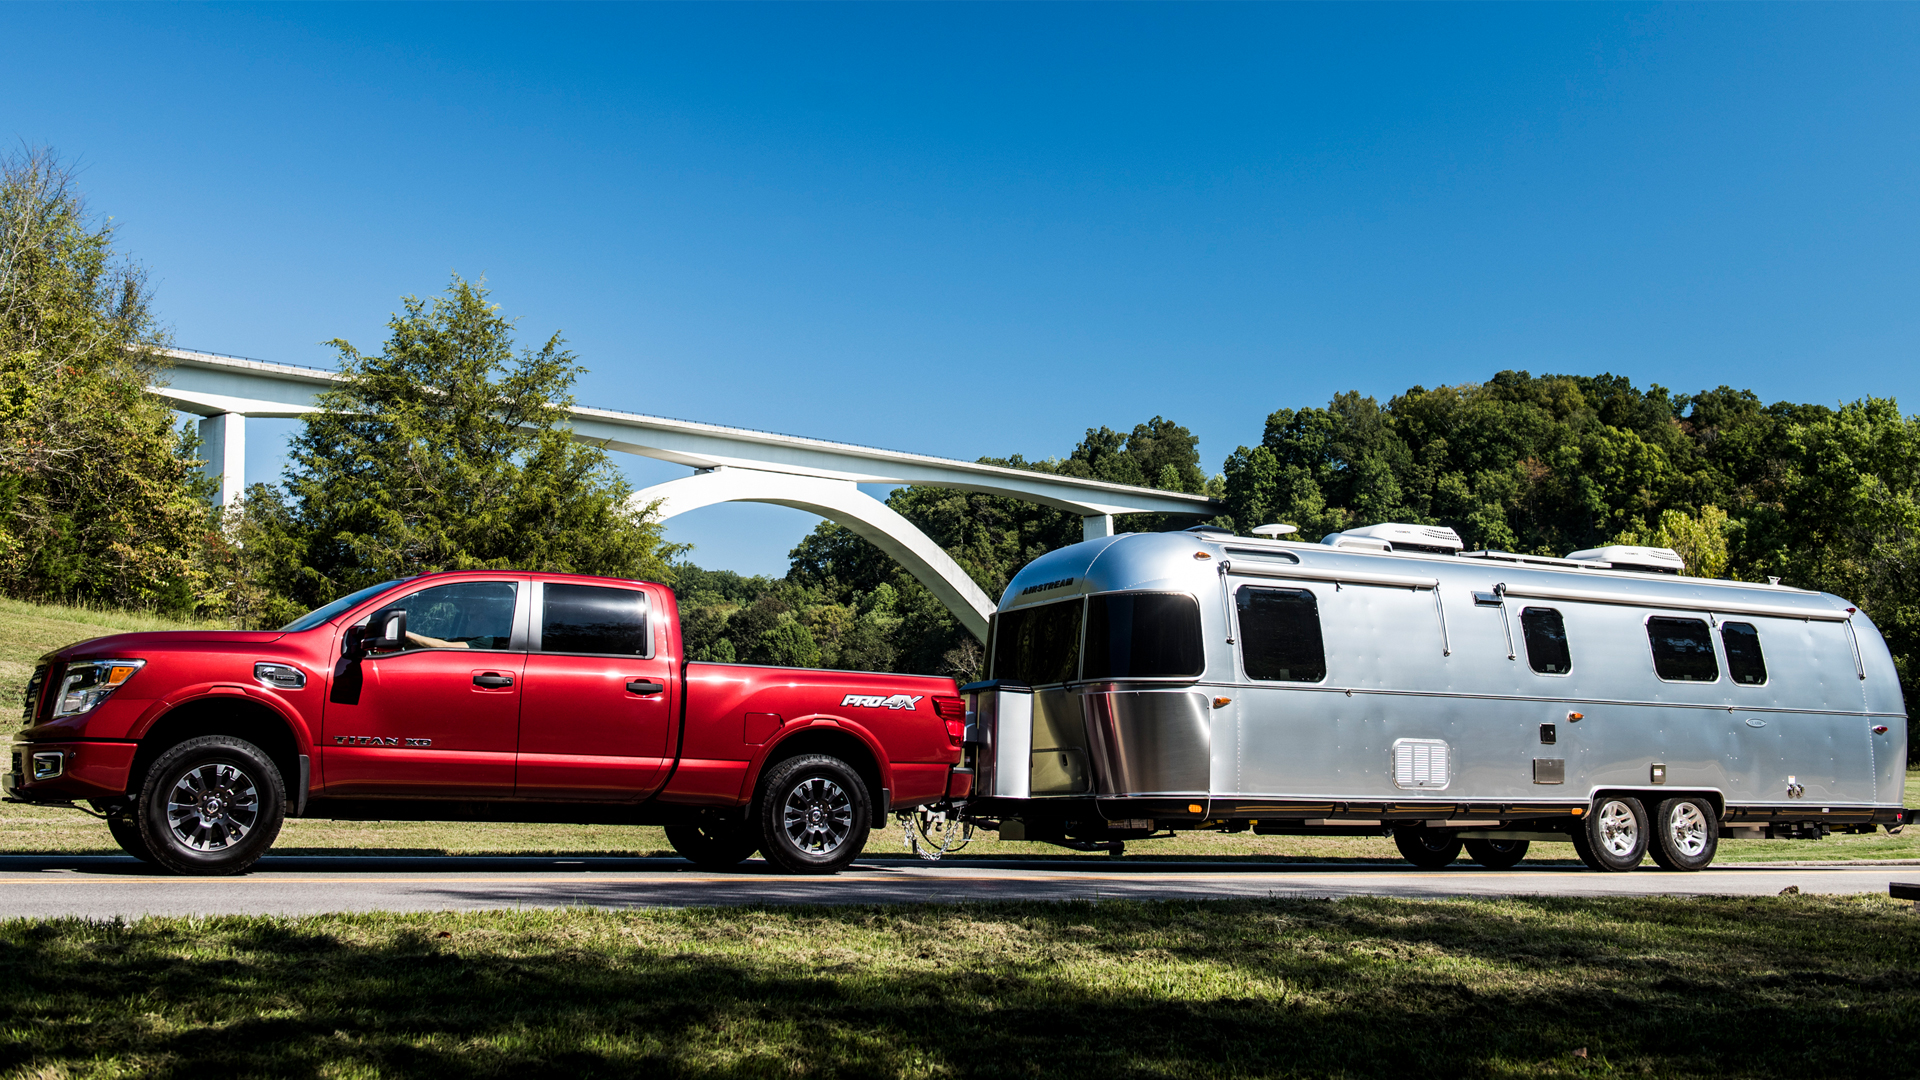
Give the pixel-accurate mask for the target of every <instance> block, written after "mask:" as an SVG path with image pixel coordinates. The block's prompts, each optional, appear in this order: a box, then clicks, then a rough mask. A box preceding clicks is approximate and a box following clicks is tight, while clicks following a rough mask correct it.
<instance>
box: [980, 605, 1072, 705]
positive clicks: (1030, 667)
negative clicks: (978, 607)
mask: <svg viewBox="0 0 1920 1080" xmlns="http://www.w3.org/2000/svg"><path fill="white" fill-rule="evenodd" d="M1080 606H1081V600H1080V598H1079V597H1077V596H1076V597H1074V598H1073V599H1071V600H1060V601H1057V602H1055V603H1051V604H1040V605H1038V606H1035V607H1030V608H1020V609H1019V610H1017V611H1003V612H1001V613H1000V614H998V615H996V616H994V621H995V622H996V623H998V625H997V626H995V627H994V632H993V677H994V678H996V679H1007V680H1010V681H1012V682H1023V683H1027V684H1028V685H1030V686H1042V685H1045V684H1047V683H1059V682H1066V681H1067V680H1068V679H1071V678H1073V677H1074V674H1075V673H1076V671H1078V669H1079V667H1080Z"/></svg>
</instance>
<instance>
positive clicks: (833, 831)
mask: <svg viewBox="0 0 1920 1080" xmlns="http://www.w3.org/2000/svg"><path fill="white" fill-rule="evenodd" d="M760 791H761V794H760V801H759V803H758V805H757V806H755V808H754V809H755V816H756V818H757V819H758V821H759V824H760V831H761V835H762V837H763V841H762V844H761V847H760V851H761V853H762V854H764V855H765V856H766V857H767V861H769V862H771V863H773V864H774V865H775V866H778V867H780V868H781V869H782V870H785V871H786V872H788V873H790V874H837V873H839V872H840V871H841V870H842V869H844V868H845V867H846V865H847V864H848V863H850V862H852V861H853V860H854V856H856V855H859V854H860V849H861V848H864V847H866V846H867V833H868V831H869V830H870V829H871V828H872V827H873V803H872V800H871V799H870V798H869V797H868V795H867V785H866V783H865V781H863V780H861V779H860V774H859V773H857V772H855V771H854V770H853V767H852V766H851V765H848V764H847V763H846V762H844V761H841V760H840V759H839V758H836V757H829V756H827V755H825V754H807V755H804V756H802V757H797V758H790V759H788V760H786V761H783V762H781V763H780V764H778V765H775V766H774V767H773V769H772V770H771V771H769V772H768V773H767V778H766V780H765V781H764V782H763V783H762V784H761V788H760Z"/></svg>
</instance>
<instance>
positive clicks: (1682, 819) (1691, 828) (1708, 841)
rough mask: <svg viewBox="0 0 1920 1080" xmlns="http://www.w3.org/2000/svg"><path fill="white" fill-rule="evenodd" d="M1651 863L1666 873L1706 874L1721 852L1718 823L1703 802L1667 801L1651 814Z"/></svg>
mask: <svg viewBox="0 0 1920 1080" xmlns="http://www.w3.org/2000/svg"><path fill="white" fill-rule="evenodd" d="M1648 846H1649V851H1648V854H1650V855H1652V856H1653V861H1654V862H1656V863H1659V864H1660V865H1661V866H1662V867H1664V868H1666V869H1668V870H1705V869H1706V868H1707V864H1708V863H1711V862H1712V861H1713V856H1714V852H1716V851H1718V850H1719V848H1720V823H1719V822H1718V821H1717V820H1715V815H1714V812H1713V806H1712V804H1710V803H1708V802H1707V800H1705V799H1696V798H1679V799H1667V800H1665V801H1664V802H1662V803H1661V804H1660V805H1659V806H1658V807H1657V808H1656V809H1655V810H1654V811H1653V843H1652V844H1650V845H1648Z"/></svg>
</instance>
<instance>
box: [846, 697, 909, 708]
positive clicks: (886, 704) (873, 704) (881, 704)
mask: <svg viewBox="0 0 1920 1080" xmlns="http://www.w3.org/2000/svg"><path fill="white" fill-rule="evenodd" d="M926 696H927V695H925V694H916V695H913V696H908V695H906V694H895V695H893V696H892V697H881V696H880V695H879V694H848V695H847V696H846V697H843V698H841V699H840V704H841V705H843V706H845V705H857V706H859V707H860V708H863V709H912V708H917V707H918V706H919V704H920V699H921V698H923V697H926Z"/></svg>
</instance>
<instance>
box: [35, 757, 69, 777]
mask: <svg viewBox="0 0 1920 1080" xmlns="http://www.w3.org/2000/svg"><path fill="white" fill-rule="evenodd" d="M66 771H67V755H66V754H64V753H62V752H60V751H58V750H41V751H38V752H36V753H35V754H34V755H33V778H34V779H35V780H51V779H53V778H54V777H56V776H59V775H60V774H61V773H63V772H66Z"/></svg>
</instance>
